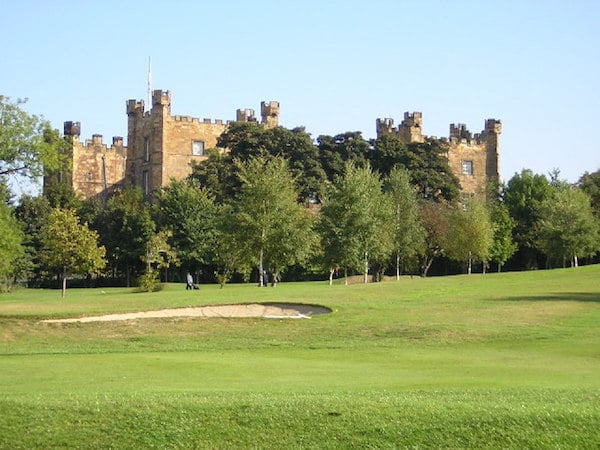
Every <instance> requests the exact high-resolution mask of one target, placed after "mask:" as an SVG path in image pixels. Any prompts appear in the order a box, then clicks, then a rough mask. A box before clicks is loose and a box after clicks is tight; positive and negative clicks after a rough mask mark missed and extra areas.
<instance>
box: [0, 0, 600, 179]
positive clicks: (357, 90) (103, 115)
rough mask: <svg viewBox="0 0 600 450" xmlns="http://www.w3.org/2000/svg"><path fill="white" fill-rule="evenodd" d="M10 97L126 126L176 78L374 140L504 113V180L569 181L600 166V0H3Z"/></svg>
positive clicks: (186, 91) (222, 111) (188, 101)
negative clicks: (519, 176) (382, 126)
mask: <svg viewBox="0 0 600 450" xmlns="http://www.w3.org/2000/svg"><path fill="white" fill-rule="evenodd" d="M3 3H4V4H3V6H2V14H1V15H0V21H1V24H2V26H1V27H0V37H1V41H2V42H3V44H4V45H3V49H2V52H1V55H2V56H1V59H0V61H1V65H0V68H1V70H0V94H2V95H5V96H9V97H11V98H13V99H16V98H24V97H26V98H28V99H29V101H28V103H27V104H26V109H27V110H28V111H29V112H31V113H35V114H39V115H42V116H44V118H46V119H48V120H49V121H50V122H51V123H52V124H53V126H54V127H55V128H58V129H60V130H61V131H62V124H63V122H64V121H67V120H73V121H79V122H81V126H82V138H83V139H89V138H91V136H92V134H102V135H103V136H104V141H105V142H109V143H110V142H112V136H123V137H125V139H126V137H127V117H126V114H125V102H126V100H127V99H146V98H147V66H148V57H151V60H152V88H153V89H163V90H170V91H171V92H172V96H173V102H172V112H173V114H181V115H190V116H194V117H199V118H205V117H206V118H212V119H223V120H232V119H234V118H235V110H236V109H238V108H253V109H255V110H256V112H257V115H259V114H260V102H261V101H263V100H278V101H279V102H280V103H281V117H280V124H281V125H283V126H285V127H287V128H293V127H296V126H304V127H305V128H306V130H307V131H308V132H309V133H310V134H311V135H312V136H313V137H314V138H316V137H317V136H319V135H321V134H329V135H335V134H338V133H342V132H344V131H361V132H362V133H363V136H364V137H365V138H372V137H374V136H375V120H376V118H378V117H391V118H394V119H395V122H396V124H399V123H400V121H401V120H402V117H403V114H404V112H405V111H421V112H422V113H423V128H424V133H425V134H427V135H429V136H438V137H441V136H448V133H449V124H450V123H466V124H467V127H468V128H469V130H470V131H472V132H480V131H481V130H482V129H483V127H484V121H485V119H487V118H495V119H500V120H501V121H502V125H503V132H502V136H501V141H500V142H501V149H500V152H501V153H500V164H501V169H500V170H501V175H502V177H503V179H504V180H505V181H507V180H508V179H510V177H512V176H513V175H514V173H516V172H520V171H521V169H523V168H528V169H531V170H533V171H534V172H535V173H542V174H548V172H550V171H551V170H553V169H554V168H558V169H560V171H561V175H562V177H563V178H565V179H567V180H569V181H572V182H574V181H577V179H578V178H579V177H580V176H581V175H582V174H583V173H584V172H586V171H588V172H593V171H596V170H598V169H600V138H599V136H598V131H599V125H600V88H599V84H598V83H599V82H600V1H598V0H571V1H570V2H565V1H557V0H504V1H481V0H477V1H475V0H473V1H468V0H454V1H445V0H439V1H434V0H418V1H417V0H411V1H405V0H396V1H394V0H368V1H367V0H362V1H357V0H339V1H338V0H335V1H334V0H331V1H327V0H323V1H316V0H302V1H285V0H255V1H247V0H246V1H238V0H229V1H227V2H223V1H219V0H213V1H204V0H202V1H201V0H198V1H193V0H189V1H183V0H171V1H165V2H159V1H151V0H146V1H138V0H121V1H114V0H102V1H86V0H81V1H79V2H73V1H63V0H53V1H45V0H37V1H36V0H20V1H18V2H17V1H15V2H13V1H9V0H4V2H3Z"/></svg>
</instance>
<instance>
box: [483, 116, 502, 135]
mask: <svg viewBox="0 0 600 450" xmlns="http://www.w3.org/2000/svg"><path fill="white" fill-rule="evenodd" d="M485 131H486V132H488V133H496V134H500V133H502V122H501V121H500V120H496V119H487V120H486V121H485Z"/></svg>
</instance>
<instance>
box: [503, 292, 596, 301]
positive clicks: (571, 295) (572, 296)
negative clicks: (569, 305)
mask: <svg viewBox="0 0 600 450" xmlns="http://www.w3.org/2000/svg"><path fill="white" fill-rule="evenodd" d="M496 300H501V301H509V302H556V301H559V302H569V301H571V302H595V303H600V292H560V293H555V294H552V293H549V294H543V295H526V296H514V297H503V298H498V299H496Z"/></svg>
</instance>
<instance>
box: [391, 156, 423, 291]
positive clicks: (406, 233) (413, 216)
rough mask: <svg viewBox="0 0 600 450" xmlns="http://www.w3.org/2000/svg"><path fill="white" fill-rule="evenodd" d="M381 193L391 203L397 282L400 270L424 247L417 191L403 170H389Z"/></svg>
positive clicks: (400, 168)
mask: <svg viewBox="0 0 600 450" xmlns="http://www.w3.org/2000/svg"><path fill="white" fill-rule="evenodd" d="M384 191H385V192H387V193H388V194H389V196H390V199H391V205H392V208H393V210H392V212H393V228H394V244H393V246H394V254H395V266H396V279H397V280H399V279H400V272H401V266H402V265H407V264H409V262H410V261H411V260H414V259H415V258H416V257H417V255H418V253H419V250H420V249H421V248H422V247H423V242H424V239H425V230H424V229H423V227H422V225H421V222H420V221H419V205H418V201H417V195H416V191H415V188H414V186H413V185H411V183H410V175H409V174H408V172H407V171H406V170H405V169H403V168H402V167H399V166H396V167H394V168H392V169H391V171H390V174H389V176H388V177H387V178H386V180H385V182H384Z"/></svg>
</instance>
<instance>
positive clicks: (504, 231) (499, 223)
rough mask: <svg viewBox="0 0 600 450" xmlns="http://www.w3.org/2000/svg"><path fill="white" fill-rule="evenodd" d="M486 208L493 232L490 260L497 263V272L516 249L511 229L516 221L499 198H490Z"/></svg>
mask: <svg viewBox="0 0 600 450" xmlns="http://www.w3.org/2000/svg"><path fill="white" fill-rule="evenodd" d="M488 209H489V214H490V220H491V222H492V230H493V233H494V237H493V241H492V247H491V249H490V261H494V262H495V263H496V264H498V272H500V271H501V270H502V266H503V265H504V264H505V263H506V261H508V259H509V258H510V257H511V256H512V255H513V254H514V253H515V251H516V250H517V245H516V244H515V242H514V241H513V229H514V228H515V225H516V222H515V220H514V219H513V218H512V217H511V216H510V214H509V213H508V208H507V207H506V205H505V204H504V203H503V202H502V201H500V200H499V199H497V200H490V201H489V203H488Z"/></svg>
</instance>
